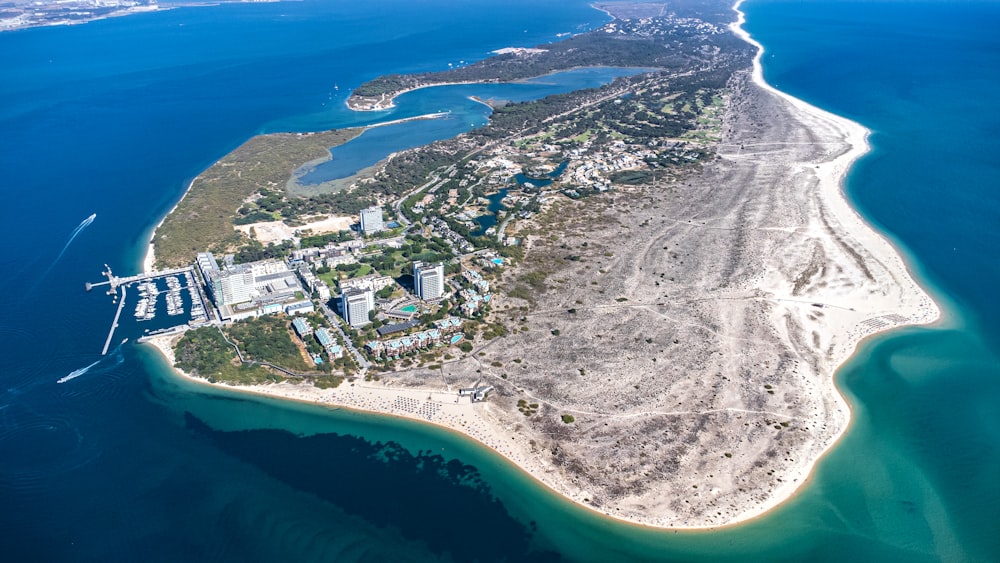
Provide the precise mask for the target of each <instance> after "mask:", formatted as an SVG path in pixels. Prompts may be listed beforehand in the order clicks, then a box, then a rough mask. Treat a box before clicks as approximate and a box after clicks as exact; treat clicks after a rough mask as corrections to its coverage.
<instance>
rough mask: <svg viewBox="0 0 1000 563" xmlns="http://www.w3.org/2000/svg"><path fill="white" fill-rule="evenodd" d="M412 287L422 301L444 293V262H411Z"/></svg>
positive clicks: (438, 296) (436, 297)
mask: <svg viewBox="0 0 1000 563" xmlns="http://www.w3.org/2000/svg"><path fill="white" fill-rule="evenodd" d="M413 289H414V290H415V291H416V293H417V296H418V297H420V298H421V299H423V300H424V301H430V300H433V299H440V298H441V296H442V295H444V264H441V263H438V264H424V263H423V262H414V263H413Z"/></svg>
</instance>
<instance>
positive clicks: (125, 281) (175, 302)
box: [84, 264, 207, 356]
mask: <svg viewBox="0 0 1000 563" xmlns="http://www.w3.org/2000/svg"><path fill="white" fill-rule="evenodd" d="M193 271H194V266H193V265H192V266H186V267H184V268H173V269H170V270H160V271H153V272H148V273H142V274H137V275H134V276H125V277H119V276H116V275H114V273H113V272H112V271H111V267H110V266H108V265H107V264H105V265H104V271H103V272H101V275H103V276H104V277H105V278H107V279H106V280H105V281H102V282H96V283H91V282H87V283H85V284H84V289H86V290H87V291H90V290H92V289H94V288H95V287H101V286H108V291H107V293H108V295H112V296H114V298H115V300H118V310H117V311H115V318H114V320H113V321H111V330H110V331H108V338H107V339H106V340H105V341H104V349H103V350H102V351H101V355H102V356H105V355H107V353H108V348H110V347H111V341H112V340H113V339H114V336H115V330H116V329H117V328H118V321H119V319H120V318H121V315H122V309H124V308H125V295H126V288H127V287H128V285H129V284H131V283H136V282H139V283H140V294H148V296H147V297H146V299H147V300H148V302H147V303H145V304H141V306H139V307H140V308H141V309H142V311H141V312H142V314H141V315H140V314H139V313H140V311H139V308H137V310H136V318H137V319H138V320H149V319H151V318H152V317H153V316H154V315H155V314H156V313H155V311H156V301H155V300H156V295H155V293H153V292H156V286H155V284H154V282H153V281H152V280H155V279H157V278H162V277H167V285H168V287H169V293H168V297H170V298H171V299H168V303H167V305H168V311H167V312H168V314H169V315H179V314H181V313H182V312H183V308H182V305H181V297H180V292H181V289H182V286H181V283H180V280H179V279H178V278H177V276H180V275H184V276H185V278H186V281H187V283H188V286H187V288H188V289H189V291H190V292H191V300H192V304H193V305H194V307H192V309H193V311H192V312H194V310H195V309H197V311H198V313H199V314H198V316H197V317H195V318H196V319H197V320H198V321H201V322H204V321H207V318H206V313H205V308H204V304H203V303H202V300H201V296H200V295H199V293H198V288H197V286H196V284H195V283H194V276H193ZM143 283H147V284H148V285H146V286H145V287H144V286H143V285H142V284H143ZM118 288H121V295H120V296H119V295H118ZM147 307H148V309H147Z"/></svg>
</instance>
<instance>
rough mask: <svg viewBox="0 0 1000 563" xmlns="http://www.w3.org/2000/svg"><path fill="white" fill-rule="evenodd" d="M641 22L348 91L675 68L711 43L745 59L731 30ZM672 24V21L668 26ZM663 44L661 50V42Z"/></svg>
mask: <svg viewBox="0 0 1000 563" xmlns="http://www.w3.org/2000/svg"><path fill="white" fill-rule="evenodd" d="M702 17H705V18H708V20H709V21H717V22H718V23H720V24H724V23H728V18H726V17H720V16H719V15H717V14H711V13H705V14H702ZM652 21H653V22H654V23H661V24H662V26H664V27H666V26H669V25H670V24H669V23H668V22H667V21H666V20H663V19H661V18H652ZM648 22H649V20H646V23H643V22H641V21H636V20H634V21H622V20H616V21H615V22H613V24H614V25H615V26H616V31H619V32H618V33H608V32H607V28H600V29H596V30H594V31H592V32H590V33H584V34H580V35H576V36H573V37H570V38H568V39H564V40H561V41H558V42H555V43H548V44H544V45H539V48H540V49H542V50H543V51H542V52H538V53H534V54H532V55H531V56H527V57H526V56H522V55H519V54H516V53H508V54H503V55H496V56H493V57H490V58H488V59H485V60H482V61H479V62H476V63H473V64H471V65H468V66H464V67H460V68H455V69H451V70H447V71H442V72H430V73H423V74H411V75H399V74H391V75H386V76H381V77H379V78H376V79H374V80H372V81H369V82H366V83H365V84H362V85H361V86H359V87H358V88H357V89H356V90H355V91H354V93H353V94H352V102H354V103H357V104H360V105H364V103H365V102H367V103H373V102H375V101H378V100H380V99H381V98H383V97H391V96H393V95H395V94H397V93H399V92H401V91H403V90H406V89H409V88H413V87H415V86H419V85H425V84H440V83H444V82H508V81H512V80H519V79H523V78H532V77H536V76H543V75H545V74H549V73H553V72H558V71H562V70H567V69H571V68H579V67H588V66H631V67H646V68H659V69H665V70H671V71H681V70H686V69H688V68H691V67H694V66H696V65H697V64H698V62H699V61H700V60H701V59H700V57H701V56H702V53H703V52H704V50H706V49H711V48H713V47H715V48H719V49H721V50H722V51H723V52H726V53H733V55H732V56H733V57H741V58H743V59H747V58H748V57H749V55H750V53H751V52H752V51H751V49H750V47H749V46H748V45H747V44H745V43H743V42H742V41H741V40H740V39H739V38H738V37H736V36H735V35H733V34H731V33H715V34H713V33H709V34H706V33H704V32H702V31H699V30H698V29H697V28H695V27H683V26H682V27H679V28H678V29H675V30H672V31H675V32H674V33H667V32H665V31H663V30H662V29H657V27H658V26H656V25H650V24H649V23H648ZM671 27H673V26H671ZM667 46H668V47H669V48H667V49H665V48H664V47H667Z"/></svg>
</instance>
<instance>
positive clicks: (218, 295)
mask: <svg viewBox="0 0 1000 563" xmlns="http://www.w3.org/2000/svg"><path fill="white" fill-rule="evenodd" d="M241 266H242V265H241ZM207 283H208V286H209V288H210V289H211V290H212V296H213V298H214V299H215V301H216V302H217V303H218V304H219V305H236V304H238V303H246V302H248V301H250V300H251V299H253V294H254V279H253V270H252V269H250V268H246V267H240V266H236V267H234V268H233V269H231V270H221V271H219V270H216V271H215V272H213V273H212V274H210V275H209V277H208V279H207Z"/></svg>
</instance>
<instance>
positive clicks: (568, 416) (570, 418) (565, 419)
mask: <svg viewBox="0 0 1000 563" xmlns="http://www.w3.org/2000/svg"><path fill="white" fill-rule="evenodd" d="M560 418H562V421H563V422H565V423H566V424H572V423H573V421H575V420H576V419H575V418H573V415H571V414H564V415H562V416H561V417H560Z"/></svg>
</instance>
